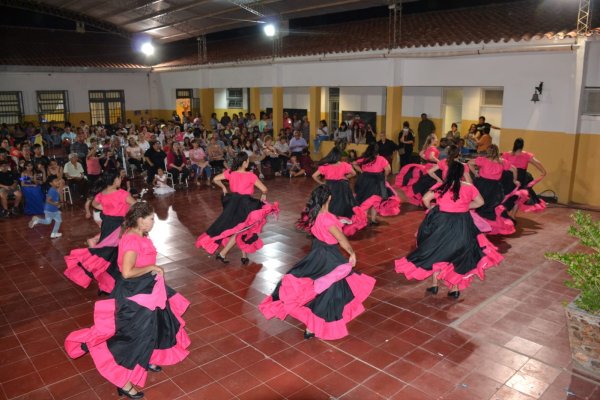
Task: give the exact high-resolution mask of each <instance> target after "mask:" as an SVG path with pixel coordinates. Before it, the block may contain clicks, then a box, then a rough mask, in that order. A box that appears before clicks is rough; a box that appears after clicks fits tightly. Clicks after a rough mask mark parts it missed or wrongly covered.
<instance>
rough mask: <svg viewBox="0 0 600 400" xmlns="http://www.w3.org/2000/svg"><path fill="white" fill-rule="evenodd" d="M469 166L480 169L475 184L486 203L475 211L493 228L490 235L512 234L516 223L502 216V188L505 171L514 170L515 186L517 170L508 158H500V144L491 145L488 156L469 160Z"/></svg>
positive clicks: (516, 184)
mask: <svg viewBox="0 0 600 400" xmlns="http://www.w3.org/2000/svg"><path fill="white" fill-rule="evenodd" d="M469 168H470V169H471V171H472V172H473V173H475V172H476V168H478V169H479V176H478V177H477V178H475V181H474V184H475V187H476V188H477V190H478V191H479V193H480V194H481V196H482V197H483V200H484V201H485V204H484V205H483V206H482V207H479V208H477V209H476V210H475V213H476V214H477V215H479V216H480V217H482V218H483V219H485V222H487V223H488V224H489V225H490V227H491V230H490V231H489V234H490V235H511V234H513V233H514V232H515V224H514V223H513V221H511V220H510V219H509V218H505V217H503V216H502V214H503V212H504V206H503V205H502V204H501V203H502V201H503V200H504V190H503V189H502V183H501V182H500V181H501V179H502V173H503V171H508V170H510V171H512V174H513V181H514V184H515V186H518V185H519V183H518V182H517V170H516V168H515V167H513V166H511V165H510V163H509V162H508V160H505V159H502V158H500V154H499V150H498V146H496V145H495V144H492V145H490V147H488V149H487V154H486V156H480V157H477V158H476V159H475V160H471V161H469Z"/></svg>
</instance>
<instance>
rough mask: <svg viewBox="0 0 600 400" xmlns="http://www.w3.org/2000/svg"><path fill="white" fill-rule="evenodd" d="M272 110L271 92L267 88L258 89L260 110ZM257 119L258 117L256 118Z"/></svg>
mask: <svg viewBox="0 0 600 400" xmlns="http://www.w3.org/2000/svg"><path fill="white" fill-rule="evenodd" d="M267 108H273V90H272V89H271V88H270V87H269V88H264V87H261V88H260V109H261V110H262V111H264V110H266V109H267ZM256 118H258V115H257V116H256Z"/></svg>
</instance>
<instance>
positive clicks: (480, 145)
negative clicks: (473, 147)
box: [477, 126, 492, 154]
mask: <svg viewBox="0 0 600 400" xmlns="http://www.w3.org/2000/svg"><path fill="white" fill-rule="evenodd" d="M491 145H492V137H491V136H490V128H489V127H487V126H486V127H484V128H483V131H482V133H481V136H480V137H479V139H477V153H479V154H484V153H486V152H487V150H488V148H489V147H490V146H491Z"/></svg>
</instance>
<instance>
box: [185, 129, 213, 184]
mask: <svg viewBox="0 0 600 400" xmlns="http://www.w3.org/2000/svg"><path fill="white" fill-rule="evenodd" d="M190 161H191V163H192V170H193V171H194V177H195V181H196V185H197V186H200V179H201V178H202V173H203V172H204V174H205V175H206V186H210V177H211V176H212V168H211V167H210V164H209V162H208V159H207V157H206V153H205V152H204V150H202V147H200V143H199V141H198V140H193V141H192V149H191V150H190Z"/></svg>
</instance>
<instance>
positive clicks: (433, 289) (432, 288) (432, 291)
mask: <svg viewBox="0 0 600 400" xmlns="http://www.w3.org/2000/svg"><path fill="white" fill-rule="evenodd" d="M439 289H440V288H439V286H432V287H428V288H427V289H425V291H426V292H429V293H431V294H437V293H438V290H439Z"/></svg>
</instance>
